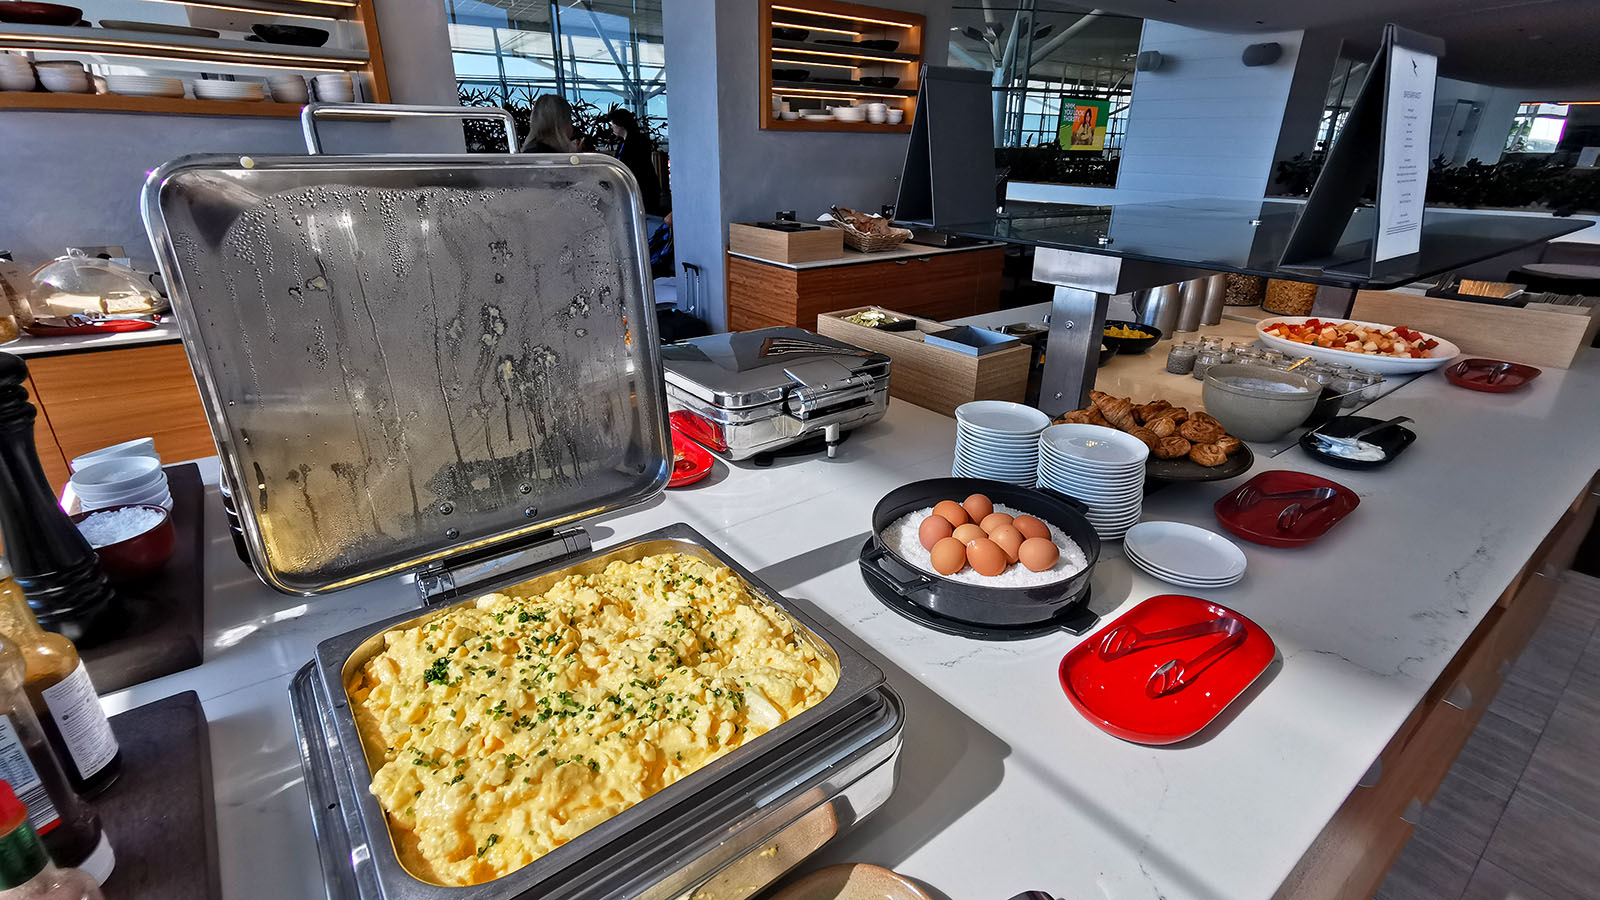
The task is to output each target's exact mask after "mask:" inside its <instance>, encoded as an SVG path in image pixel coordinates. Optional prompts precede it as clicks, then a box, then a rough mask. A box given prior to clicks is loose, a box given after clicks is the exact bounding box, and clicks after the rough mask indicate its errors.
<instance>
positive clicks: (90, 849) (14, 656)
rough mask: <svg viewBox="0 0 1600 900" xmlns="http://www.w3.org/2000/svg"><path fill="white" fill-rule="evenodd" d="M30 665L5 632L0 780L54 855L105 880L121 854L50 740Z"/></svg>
mask: <svg viewBox="0 0 1600 900" xmlns="http://www.w3.org/2000/svg"><path fill="white" fill-rule="evenodd" d="M26 671H27V669H26V666H25V665H24V664H23V661H22V653H21V651H19V650H18V649H17V645H16V644H13V643H12V642H11V641H9V640H6V639H5V638H4V637H0V780H3V781H5V782H6V783H7V784H9V785H10V786H11V789H12V790H13V791H14V792H15V794H16V795H17V796H19V797H21V798H22V801H23V802H24V803H25V804H27V807H28V822H29V824H31V825H32V826H33V830H34V832H35V833H37V834H38V835H39V839H40V840H41V841H43V842H44V847H45V849H46V850H48V851H49V852H50V858H51V859H53V860H55V861H56V863H57V864H59V865H62V866H73V867H76V868H80V869H83V870H84V871H85V872H88V873H89V874H90V875H91V876H92V877H93V878H94V879H95V880H96V881H98V882H100V883H102V884H104V883H105V880H106V879H107V878H109V877H111V871H112V868H113V867H114V866H115V865H116V858H115V856H114V855H113V853H112V851H111V842H110V841H109V840H107V839H106V835H105V832H104V831H103V830H101V828H100V817H99V816H98V815H97V814H96V813H95V811H94V808H93V807H91V806H90V805H89V804H87V803H85V802H83V800H82V799H80V798H79V797H78V794H77V792H75V791H74V790H73V789H72V785H71V784H69V783H68V781H67V774H66V772H65V771H63V769H62V765H61V763H60V762H59V761H58V760H57V758H56V755H55V753H54V752H53V751H51V749H50V747H49V745H48V744H47V743H46V742H45V735H44V729H43V728H42V727H40V725H39V719H38V717H37V716H35V715H34V714H33V704H32V703H31V702H30V701H29V700H28V697H27V694H26V693H25V692H24V691H23V676H24V674H25V673H26Z"/></svg>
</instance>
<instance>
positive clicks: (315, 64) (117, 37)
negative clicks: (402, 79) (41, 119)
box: [0, 0, 389, 118]
mask: <svg viewBox="0 0 1600 900" xmlns="http://www.w3.org/2000/svg"><path fill="white" fill-rule="evenodd" d="M193 5H195V6H197V7H212V6H215V7H216V8H219V9H225V10H232V11H234V12H239V13H244V14H249V13H252V12H259V13H260V14H261V16H262V18H263V19H269V18H272V17H276V16H292V17H295V18H296V19H320V20H322V21H324V22H330V23H331V22H350V23H353V24H355V25H357V26H359V28H360V30H361V34H362V36H363V38H364V39H365V42H366V49H364V50H363V49H347V48H338V47H301V46H294V45H289V44H273V43H266V42H258V41H244V40H238V39H233V38H206V37H197V36H191V35H177V34H165V33H160V32H144V31H124V30H120V29H107V28H82V27H61V26H48V25H22V24H11V23H0V51H5V50H13V51H22V52H27V53H48V54H51V55H68V56H82V57H90V58H92V60H93V61H94V62H102V63H103V62H106V61H107V60H108V58H110V59H126V60H127V61H128V64H129V65H139V64H140V63H141V62H146V63H150V64H151V65H152V66H158V65H163V64H165V65H167V66H171V65H172V64H174V63H177V64H180V66H193V67H194V71H195V73H196V75H198V74H200V73H201V72H202V71H205V70H206V69H207V67H217V69H218V70H220V71H223V72H232V73H239V72H249V71H251V70H256V71H271V72H295V73H321V72H348V73H350V74H351V75H352V76H357V77H358V80H360V79H359V76H363V75H364V76H366V87H367V90H366V93H368V94H369V95H370V97H369V99H371V100H372V101H373V102H375V103H387V102H389V84H388V77H387V73H386V71H385V68H384V61H383V49H382V46H381V44H380V42H379V38H378V23H377V17H376V14H375V12H374V9H373V3H372V0H350V2H349V3H348V4H336V3H331V2H316V0H215V3H212V2H206V0H196V2H195V3H194V4H193ZM6 109H33V110H67V111H90V112H136V113H155V114H164V115H225V116H273V117H283V118H289V117H294V116H298V115H299V114H300V105H299V104H296V103H275V102H271V101H267V102H250V101H232V100H203V99H198V98H196V99H190V98H188V97H183V98H178V97H138V96H130V95H124V94H57V93H50V92H47V91H0V110H6Z"/></svg>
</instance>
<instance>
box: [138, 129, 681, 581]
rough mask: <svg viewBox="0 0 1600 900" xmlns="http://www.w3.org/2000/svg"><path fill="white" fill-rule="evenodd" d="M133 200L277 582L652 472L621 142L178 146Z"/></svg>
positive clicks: (648, 393) (526, 524) (386, 568)
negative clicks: (312, 148) (347, 147)
mask: <svg viewBox="0 0 1600 900" xmlns="http://www.w3.org/2000/svg"><path fill="white" fill-rule="evenodd" d="M144 216H145V223H146V227H147V228H148V229H149V232H150V238H151V243H152V244H154V245H155V248H156V251H157V254H158V255H159V257H160V259H161V264H162V269H163V270H164V273H165V275H166V278H167V283H168V287H169V293H170V295H171V296H172V299H173V301H174V308H175V311H176V313H177V316H178V322H179V325H180V327H181V329H182V332H183V337H184V343H185V345H186V348H187V350H188V353H189V359H190V363H191V365H192V366H193V368H194V371H195V375H196V379H197V381H198V382H199V384H200V388H201V396H202V399H203V400H204V403H205V406H206V411H207V414H208V417H209V419H210V424H211V430H212V435H213V437H214V438H215V439H216V441H217V446H218V449H219V451H220V452H221V456H222V461H223V470H224V477H225V479H226V480H227V481H228V482H229V484H230V486H231V487H232V488H233V495H234V499H235V501H236V502H237V503H238V505H239V509H240V513H241V518H242V520H243V524H244V531H245V536H246V539H247V541H248V543H249V545H250V548H251V555H252V557H253V559H254V560H255V565H256V568H257V571H258V573H259V574H260V575H261V576H262V578H263V579H264V580H266V581H267V582H268V583H269V584H271V585H273V586H274V587H277V588H279V589H281V590H285V591H289V592H293V593H317V592H321V591H327V590H334V589H338V588H341V587H346V586H349V585H351V584H355V583H358V582H362V581H366V580H369V579H373V578H378V577H381V576H384V575H387V574H391V573H394V572H398V571H404V570H407V569H413V568H417V567H420V566H423V565H427V564H430V563H435V562H448V561H449V560H451V559H453V558H456V557H458V556H461V555H464V554H467V553H472V554H474V555H477V554H481V553H489V552H494V551H495V550H496V549H497V548H500V547H504V548H506V549H508V550H509V549H510V548H511V547H512V546H514V545H515V544H516V543H519V542H521V541H525V540H527V539H528V538H530V537H531V536H533V535H535V534H536V533H538V532H540V531H544V530H547V529H550V528H552V527H555V526H558V525H561V524H564V523H568V522H572V521H574V520H577V519H580V518H583V517H587V516H592V515H595V514H598V513H602V512H605V511H607V510H611V509H616V508H620V507H624V506H629V505H632V504H635V503H638V502H640V501H642V500H645V499H647V498H649V497H651V496H653V495H654V494H655V493H657V492H658V491H660V490H661V489H662V487H663V486H664V485H665V484H666V481H667V478H668V477H669V475H670V470H671V466H670V463H669V459H670V457H671V453H670V451H669V448H670V446H671V445H670V443H669V437H668V432H667V425H666V409H665V402H664V392H663V390H662V387H661V363H660V357H659V354H658V350H657V346H656V335H655V316H654V310H653V306H654V302H653V297H652V295H651V290H650V280H649V266H648V255H647V253H646V252H645V247H646V244H645V236H644V230H643V221H642V213H641V208H640V204H639V201H638V187H637V185H636V184H635V182H634V180H633V178H632V176H631V175H629V173H628V171H627V170H626V169H625V168H623V167H622V166H620V165H619V164H618V163H617V162H616V160H614V159H611V158H610V157H605V156H599V155H579V156H571V157H556V158H552V157H547V156H491V155H470V156H468V155H462V156H416V157H408V156H367V157H338V156H312V157H303V156H301V157H282V158H270V159H269V158H256V159H249V158H241V157H223V156H205V157H189V158H186V159H182V160H178V161H176V162H173V163H169V164H168V165H166V166H163V167H162V168H160V169H158V170H157V171H155V172H154V173H152V174H151V176H150V179H149V181H148V183H147V184H146V186H145V193H144Z"/></svg>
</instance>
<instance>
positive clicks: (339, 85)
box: [311, 72, 356, 103]
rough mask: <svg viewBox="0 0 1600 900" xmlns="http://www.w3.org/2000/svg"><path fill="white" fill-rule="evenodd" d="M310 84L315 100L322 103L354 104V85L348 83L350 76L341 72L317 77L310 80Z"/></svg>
mask: <svg viewBox="0 0 1600 900" xmlns="http://www.w3.org/2000/svg"><path fill="white" fill-rule="evenodd" d="M311 84H312V87H313V88H314V89H315V93H316V95H317V99H318V100H320V101H322V102H323V103H353V102H355V99H356V88H355V84H353V83H352V82H351V81H350V76H349V75H346V74H344V73H343V72H331V73H329V74H327V75H318V76H316V77H314V78H312V79H311Z"/></svg>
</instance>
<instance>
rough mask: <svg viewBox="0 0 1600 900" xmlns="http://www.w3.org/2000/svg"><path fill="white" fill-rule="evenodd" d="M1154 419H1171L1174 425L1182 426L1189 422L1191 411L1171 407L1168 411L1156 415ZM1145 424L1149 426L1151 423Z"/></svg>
mask: <svg viewBox="0 0 1600 900" xmlns="http://www.w3.org/2000/svg"><path fill="white" fill-rule="evenodd" d="M1154 418H1157V419H1171V420H1172V424H1174V425H1181V424H1182V423H1184V422H1187V421H1189V411H1188V410H1187V409H1184V408H1183V407H1181V406H1169V407H1167V408H1166V409H1163V410H1161V411H1160V412H1158V413H1156V414H1155V416H1154ZM1145 424H1146V425H1148V424H1150V422H1149V421H1148V420H1147V421H1146V422H1145Z"/></svg>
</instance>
